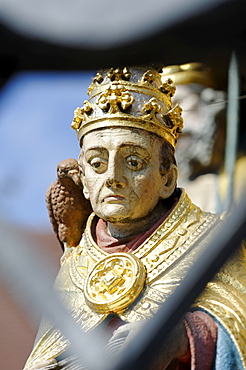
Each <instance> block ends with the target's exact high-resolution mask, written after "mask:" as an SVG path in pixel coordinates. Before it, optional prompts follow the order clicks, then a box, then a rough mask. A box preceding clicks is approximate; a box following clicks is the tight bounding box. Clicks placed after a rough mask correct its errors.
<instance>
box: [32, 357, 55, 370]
mask: <svg viewBox="0 0 246 370" xmlns="http://www.w3.org/2000/svg"><path fill="white" fill-rule="evenodd" d="M52 369H54V370H56V369H57V370H58V369H59V367H58V363H57V361H56V360H55V359H54V358H52V359H51V360H48V361H44V362H40V363H39V364H38V365H36V366H34V367H31V368H29V369H28V370H52Z"/></svg>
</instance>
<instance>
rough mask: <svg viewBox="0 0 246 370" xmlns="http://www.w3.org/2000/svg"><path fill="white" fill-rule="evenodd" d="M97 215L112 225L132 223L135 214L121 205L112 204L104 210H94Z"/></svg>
mask: <svg viewBox="0 0 246 370" xmlns="http://www.w3.org/2000/svg"><path fill="white" fill-rule="evenodd" d="M94 212H95V213H96V215H97V216H98V217H100V218H102V219H103V220H104V221H107V222H110V223H118V222H120V223H122V222H130V221H132V216H133V212H131V211H130V210H129V209H127V207H125V206H123V205H120V204H110V205H107V207H103V209H99V210H94Z"/></svg>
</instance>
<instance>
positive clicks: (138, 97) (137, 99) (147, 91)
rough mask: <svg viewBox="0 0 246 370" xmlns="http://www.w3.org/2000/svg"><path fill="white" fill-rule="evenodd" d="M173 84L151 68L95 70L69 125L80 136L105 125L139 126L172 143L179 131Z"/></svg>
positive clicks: (179, 119)
mask: <svg viewBox="0 0 246 370" xmlns="http://www.w3.org/2000/svg"><path fill="white" fill-rule="evenodd" d="M175 90H176V88H175V85H174V83H173V81H172V80H171V79H170V78H167V79H166V80H165V81H161V75H160V74H159V73H158V72H157V71H156V70H155V69H151V68H140V67H138V68H135V67H134V68H126V67H125V68H115V69H114V68H110V69H108V70H104V71H101V72H98V73H97V74H96V76H95V77H94V78H93V80H92V84H91V85H90V87H89V89H88V95H89V99H88V100H86V101H84V103H83V105H82V107H80V108H77V109H76V110H75V112H74V119H73V122H72V128H73V129H75V130H76V131H77V133H78V138H79V140H81V138H82V137H83V136H84V135H85V134H86V133H88V132H90V131H92V130H96V129H100V128H106V127H119V126H120V127H132V128H138V129H143V130H146V131H149V132H152V133H155V134H156V135H158V136H161V137H162V138H164V139H165V140H166V141H168V142H169V143H170V144H171V145H172V146H174V147H175V146H176V142H177V138H178V136H179V134H180V133H181V131H182V127H183V119H182V109H181V108H180V107H179V105H178V104H176V105H175V106H172V99H171V98H172V97H173V95H174V93H175Z"/></svg>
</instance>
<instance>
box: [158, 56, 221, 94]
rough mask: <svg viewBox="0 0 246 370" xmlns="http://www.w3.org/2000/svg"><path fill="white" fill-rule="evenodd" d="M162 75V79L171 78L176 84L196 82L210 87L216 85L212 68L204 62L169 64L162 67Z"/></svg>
mask: <svg viewBox="0 0 246 370" xmlns="http://www.w3.org/2000/svg"><path fill="white" fill-rule="evenodd" d="M160 75H161V79H162V81H165V80H166V79H167V78H171V79H172V80H173V81H174V83H175V85H179V84H189V83H196V84H201V85H204V86H208V87H213V88H214V87H215V82H214V78H213V75H212V70H211V68H209V67H208V66H206V65H205V64H203V63H197V62H193V63H186V64H181V65H171V66H167V67H164V68H162V70H161V72H160Z"/></svg>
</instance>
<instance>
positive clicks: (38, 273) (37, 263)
mask: <svg viewBox="0 0 246 370" xmlns="http://www.w3.org/2000/svg"><path fill="white" fill-rule="evenodd" d="M0 236H1V239H0V240H1V243H0V277H2V278H3V282H4V284H5V286H6V288H7V290H8V292H9V293H10V294H11V295H12V297H13V298H14V299H15V300H17V303H19V304H20V305H21V306H22V307H23V308H24V309H25V310H26V312H27V314H28V315H29V316H30V319H37V317H38V318H40V316H41V315H43V314H44V315H45V316H46V317H47V318H49V319H50V321H51V322H52V323H53V324H54V325H55V326H56V327H57V328H59V329H60V330H61V331H62V333H64V335H65V337H66V338H68V339H69V341H70V343H71V349H70V354H71V355H74V354H76V355H77V356H78V357H79V358H80V359H81V363H83V364H84V365H85V366H87V367H88V368H89V369H92V370H99V369H100V370H102V369H108V366H107V358H106V355H105V354H104V353H103V352H102V349H103V347H104V345H105V342H104V341H103V340H102V338H99V337H98V335H96V334H95V333H94V332H90V333H87V334H85V333H83V332H82V331H81V329H80V328H79V326H78V325H77V324H76V322H75V321H74V319H73V318H72V316H71V315H70V314H69V313H68V311H67V310H66V309H65V307H64V306H63V304H62V302H61V300H60V298H59V296H58V294H57V293H56V292H55V291H54V290H52V289H51V282H52V281H53V278H52V277H51V276H52V274H51V273H50V269H49V264H48V263H47V261H45V260H44V259H43V258H42V256H41V255H37V254H36V253H34V252H33V250H32V247H31V245H30V243H29V242H28V240H25V238H24V237H23V236H22V235H21V234H20V233H18V232H17V231H16V230H15V229H14V228H13V226H10V225H8V224H5V223H4V222H3V221H2V222H0ZM40 248H41V247H40ZM95 353H97V356H95Z"/></svg>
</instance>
